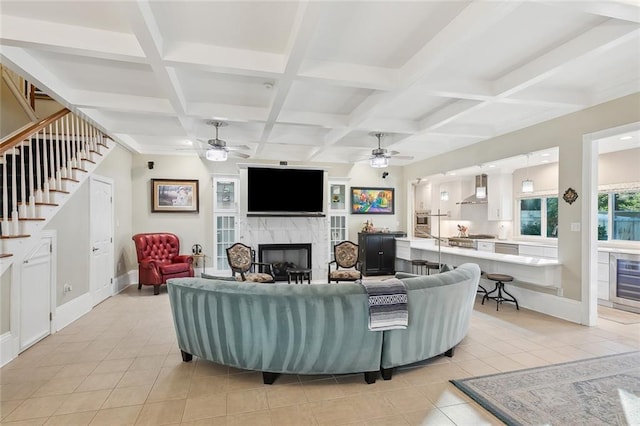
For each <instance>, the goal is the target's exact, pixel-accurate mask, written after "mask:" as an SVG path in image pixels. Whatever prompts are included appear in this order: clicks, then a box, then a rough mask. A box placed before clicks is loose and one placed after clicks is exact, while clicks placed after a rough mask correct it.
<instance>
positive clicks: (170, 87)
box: [126, 0, 195, 137]
mask: <svg viewBox="0 0 640 426" xmlns="http://www.w3.org/2000/svg"><path fill="white" fill-rule="evenodd" d="M126 6H127V7H128V12H129V13H128V16H129V19H130V22H131V27H132V30H133V33H134V34H135V36H136V38H137V39H138V43H140V46H141V47H142V51H143V52H144V53H145V56H146V58H147V62H148V64H149V65H150V66H151V69H152V70H153V73H154V75H155V77H156V79H157V81H158V84H159V86H160V88H161V89H162V91H163V92H164V94H165V95H166V96H167V98H168V99H169V102H170V103H171V106H172V107H173V109H174V111H175V113H176V115H177V117H178V120H180V123H181V124H182V126H183V128H184V130H185V132H186V133H187V134H188V135H189V136H190V137H194V136H195V135H193V129H192V126H193V121H192V120H191V119H189V118H188V117H187V116H186V101H185V98H184V93H183V92H182V87H181V86H180V82H179V80H178V77H177V75H176V72H175V69H174V68H170V67H166V66H165V64H164V62H163V59H162V53H163V50H164V40H163V37H162V34H161V31H160V29H159V28H158V24H157V22H156V20H155V17H154V16H153V12H152V10H151V6H150V4H149V2H147V1H143V0H138V1H136V2H132V3H126Z"/></svg>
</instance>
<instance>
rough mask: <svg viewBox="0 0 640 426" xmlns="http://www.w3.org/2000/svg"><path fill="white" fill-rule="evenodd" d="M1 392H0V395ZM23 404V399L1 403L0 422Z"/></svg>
mask: <svg viewBox="0 0 640 426" xmlns="http://www.w3.org/2000/svg"><path fill="white" fill-rule="evenodd" d="M1 394H2V391H1V390H0V395H1ZM23 402H24V400H23V399H14V400H11V401H2V402H0V420H2V419H4V418H6V417H7V416H8V415H9V414H11V413H12V412H13V410H15V409H16V408H18V407H19V406H20V404H22V403H23Z"/></svg>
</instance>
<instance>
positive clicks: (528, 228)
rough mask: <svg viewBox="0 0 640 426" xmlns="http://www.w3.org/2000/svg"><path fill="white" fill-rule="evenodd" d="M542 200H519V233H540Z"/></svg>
mask: <svg viewBox="0 0 640 426" xmlns="http://www.w3.org/2000/svg"><path fill="white" fill-rule="evenodd" d="M541 206H542V200H541V199H540V198H525V199H522V200H520V235H542V233H541V217H542V211H541Z"/></svg>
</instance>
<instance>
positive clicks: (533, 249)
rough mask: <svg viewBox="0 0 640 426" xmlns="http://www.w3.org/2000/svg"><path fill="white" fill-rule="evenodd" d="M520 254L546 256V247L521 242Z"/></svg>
mask: <svg viewBox="0 0 640 426" xmlns="http://www.w3.org/2000/svg"><path fill="white" fill-rule="evenodd" d="M519 253H520V256H533V257H544V249H543V248H542V247H538V246H529V245H524V244H520V250H519Z"/></svg>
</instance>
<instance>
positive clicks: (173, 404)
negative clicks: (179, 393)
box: [136, 399, 187, 426]
mask: <svg viewBox="0 0 640 426" xmlns="http://www.w3.org/2000/svg"><path fill="white" fill-rule="evenodd" d="M186 402H187V400H186V399H180V400H172V401H162V402H154V403H151V404H144V406H143V407H142V411H141V412H140V414H139V415H138V419H137V421H136V425H149V426H156V425H168V424H173V423H180V421H181V420H182V414H183V413H184V407H185V404H186Z"/></svg>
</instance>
